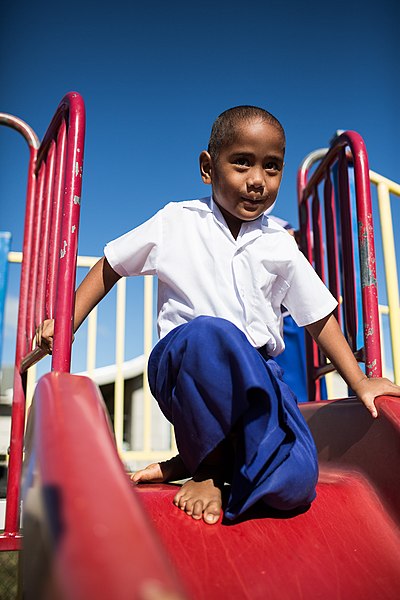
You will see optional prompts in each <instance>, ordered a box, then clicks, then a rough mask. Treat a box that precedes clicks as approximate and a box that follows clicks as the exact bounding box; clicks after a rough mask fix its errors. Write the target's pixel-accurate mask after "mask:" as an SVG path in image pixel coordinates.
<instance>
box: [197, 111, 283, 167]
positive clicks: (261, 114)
mask: <svg viewBox="0 0 400 600" xmlns="http://www.w3.org/2000/svg"><path fill="white" fill-rule="evenodd" d="M253 119H259V120H261V121H266V122H267V123H270V124H271V125H273V126H275V127H276V128H277V129H279V131H280V132H281V134H282V137H283V140H284V141H285V130H284V129H283V127H282V125H281V123H280V122H279V121H278V119H277V118H276V117H274V115H272V114H271V113H270V112H268V111H267V110H265V109H263V108H259V107H258V106H248V105H243V106H234V107H233V108H228V110H225V111H224V112H223V113H221V114H220V115H219V117H217V118H216V119H215V121H214V123H213V126H212V129H211V135H210V139H209V142H208V152H209V154H210V156H211V158H212V159H214V160H217V158H218V155H219V153H220V151H221V148H223V146H227V145H228V144H231V143H232V142H233V140H234V139H235V132H236V129H237V127H238V125H239V124H240V123H241V122H243V121H251V120H253Z"/></svg>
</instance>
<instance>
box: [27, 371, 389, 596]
mask: <svg viewBox="0 0 400 600" xmlns="http://www.w3.org/2000/svg"><path fill="white" fill-rule="evenodd" d="M377 405H378V409H379V418H378V419H376V420H374V419H372V418H371V417H370V415H369V413H368V412H367V411H366V409H365V408H364V407H363V406H362V405H361V403H359V402H358V401H356V400H353V399H346V400H343V401H335V402H321V403H309V404H307V405H304V406H302V410H303V412H304V415H305V417H306V419H307V421H308V424H309V426H310V428H311V430H312V432H313V435H314V438H315V440H316V444H317V448H318V451H319V460H320V468H321V474H320V480H319V483H318V490H317V491H318V495H317V499H316V500H315V501H314V503H313V504H312V506H311V508H310V509H309V510H307V511H305V512H303V513H302V514H293V515H289V516H287V515H286V516H285V517H282V515H280V514H278V513H276V512H272V511H268V509H266V508H264V509H259V510H258V512H257V511H254V512H253V513H252V514H249V515H247V516H246V518H244V519H242V520H241V521H240V522H238V523H234V524H231V523H229V524H228V523H226V524H225V523H224V522H223V521H222V522H221V523H218V524H217V525H215V526H210V525H207V524H205V523H204V522H202V521H193V520H192V519H191V518H189V517H188V516H186V515H185V514H184V513H182V512H181V511H180V510H178V509H177V508H176V507H175V506H174V505H173V504H172V498H173V496H174V493H175V489H176V487H175V486H174V485H167V484H164V485H158V484H153V485H150V484H147V485H138V486H135V487H133V486H132V484H131V483H130V481H129V479H128V477H127V475H126V474H125V472H124V469H123V466H122V464H121V462H120V459H119V457H118V454H117V451H116V449H115V446H114V443H113V439H112V433H111V429H110V427H109V424H108V421H107V416H106V413H105V411H104V408H103V403H102V399H101V396H100V394H99V392H98V390H97V388H96V386H95V385H94V384H93V383H92V381H90V380H89V379H87V378H83V377H78V376H73V375H69V374H66V373H64V374H63V373H58V374H56V373H52V374H49V375H46V376H45V377H43V378H42V379H41V380H40V382H39V384H38V389H37V392H36V397H35V415H31V420H32V422H34V427H33V432H32V431H31V432H30V435H33V438H34V440H35V442H34V444H33V449H34V450H33V453H32V454H31V455H30V457H29V459H28V460H27V475H26V478H25V502H24V533H25V539H24V546H25V551H26V554H27V556H29V557H30V559H29V561H25V573H24V586H25V589H26V597H27V598H39V597H50V598H53V597H57V598H58V597H62V598H66V599H73V600H78V599H80V598H82V599H88V598H96V600H101V599H102V598H104V599H109V598H113V599H117V600H120V599H124V598H127V599H128V598H130V599H131V598H144V599H145V598H160V599H166V600H168V599H175V598H190V599H196V600H197V599H203V598H204V599H207V600H210V599H214V598H215V599H221V598H235V599H236V598H249V599H250V598H251V599H258V598H260V599H261V598H269V599H271V600H274V599H278V598H279V599H293V600H298V599H299V598H307V599H309V598H312V599H317V598H321V599H331V598H332V599H333V598H335V599H336V598H341V599H346V598H349V599H350V598H352V599H353V598H362V599H363V600H367V599H371V600H376V599H377V598H387V599H389V598H393V599H397V598H399V597H400V568H399V567H400V527H399V526H400V495H399V493H398V492H399V490H400V470H399V468H398V465H399V463H400V401H399V400H397V399H395V398H391V397H384V398H381V399H379V400H378V402H377ZM28 445H29V443H28ZM43 556H46V557H47V559H46V561H43ZM40 565H41V568H39V566H40ZM43 565H45V569H44V568H43ZM43 586H44V587H43ZM48 594H50V595H48ZM60 594H61V595H60Z"/></svg>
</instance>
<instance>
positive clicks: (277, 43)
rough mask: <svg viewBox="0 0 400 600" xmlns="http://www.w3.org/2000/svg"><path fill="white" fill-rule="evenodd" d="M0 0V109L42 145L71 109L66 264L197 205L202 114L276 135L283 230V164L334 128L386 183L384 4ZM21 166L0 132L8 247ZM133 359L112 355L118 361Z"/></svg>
mask: <svg viewBox="0 0 400 600" xmlns="http://www.w3.org/2000/svg"><path fill="white" fill-rule="evenodd" d="M5 4H6V5H5V6H4V8H3V10H2V19H1V25H0V28H1V30H0V51H1V52H0V61H1V64H0V67H1V68H0V110H2V111H3V112H10V113H13V114H15V115H17V116H19V117H21V118H23V119H24V120H26V121H27V122H28V123H29V124H30V125H31V126H32V127H33V128H34V129H35V131H36V132H37V134H38V135H39V137H42V136H43V134H44V132H45V129H46V127H47V124H48V123H49V121H50V119H51V116H52V114H53V113H54V111H55V109H56V107H57V105H58V102H59V101H60V100H61V98H62V96H63V95H64V94H65V93H66V92H68V91H71V90H75V91H78V92H80V94H81V95H82V96H83V98H84V100H85V104H86V110H87V130H86V147H85V166H84V179H83V194H82V213H81V229H80V253H81V254H87V255H100V254H101V253H102V249H103V246H104V244H105V242H107V241H108V240H110V239H113V238H114V237H117V236H118V235H120V234H122V233H124V232H125V231H126V230H128V229H130V228H132V227H134V226H135V225H137V224H139V223H141V222H143V221H144V220H145V219H147V218H148V217H150V216H151V215H152V214H153V213H154V212H155V211H156V210H158V209H159V208H160V207H162V206H163V205H164V204H166V203H167V202H169V201H171V200H181V199H187V198H195V197H199V196H204V195H206V194H208V192H209V189H208V188H207V187H205V186H204V185H203V184H202V182H201V180H200V177H199V174H198V155H199V153H200V151H201V150H202V149H203V148H204V147H206V145H207V141H208V136H209V132H210V128H211V124H212V122H213V120H214V119H215V117H216V116H217V115H218V114H219V113H220V112H222V111H223V110H225V109H226V108H229V107H230V106H234V105H238V104H255V105H260V106H263V107H265V108H267V109H268V110H270V111H271V112H272V113H274V114H275V115H276V116H277V117H278V118H279V119H280V121H281V122H282V124H283V125H284V127H285V130H286V133H287V155H286V166H285V173H284V180H283V184H282V187H281V192H280V195H279V199H278V205H277V209H276V214H277V215H279V216H281V217H284V218H287V219H288V220H290V221H292V222H293V223H294V224H295V225H297V223H298V218H297V204H296V202H297V201H296V170H297V167H298V165H299V163H300V161H301V160H302V158H303V157H304V156H305V155H306V154H307V153H308V152H310V151H311V150H314V149H315V148H319V147H325V146H327V145H328V142H329V140H330V138H331V137H332V135H333V133H334V132H335V130H336V129H354V130H356V131H358V132H359V133H360V134H361V135H362V136H363V138H364V140H365V142H366V144H367V148H368V151H369V159H370V166H371V168H372V169H374V170H375V171H378V172H380V173H382V174H383V175H385V176H387V177H389V178H392V179H395V180H397V181H398V180H399V179H400V178H399V164H400V160H399V159H400V156H399V154H400V151H399V142H398V140H399V139H400V120H399V118H398V105H399V104H398V103H399V96H400V94H399V91H400V90H399V85H400V84H399V78H398V56H399V43H398V32H397V26H398V23H399V17H400V9H399V4H398V3H397V2H396V1H395V0H392V1H388V0H382V1H381V2H380V3H379V6H378V5H377V4H376V3H375V2H371V1H370V0H365V1H364V2H362V1H359V0H357V1H354V2H352V1H351V0H348V1H344V0H337V1H336V2H335V3H334V4H332V3H324V2H316V1H314V0H313V1H311V2H303V3H302V2H294V1H291V0H288V1H287V2H274V3H271V2H268V1H263V2H259V1H258V0H256V1H254V2H251V3H250V2H249V3H243V2H236V1H235V0H231V1H228V2H226V1H222V2H218V1H215V0H214V1H212V2H211V1H209V0H203V1H202V2H200V3H194V2H189V1H186V2H173V1H171V2H153V3H150V2H149V3H136V2H121V1H119V0H116V1H114V2H112V3H107V4H104V5H103V4H102V3H100V2H92V1H90V2H89V1H86V2H85V1H84V0H82V1H81V2H77V1H75V0H71V1H70V2H69V3H67V4H61V3H54V2H50V1H47V2H46V1H45V2H40V1H38V2H27V1H21V2H18V3H17V2H10V1H7V2H6V3H5ZM27 159H28V151H27V147H26V145H25V142H24V141H23V140H22V138H20V137H19V136H18V135H17V134H16V133H15V132H13V131H11V130H8V129H6V128H1V130H0V161H1V178H0V197H1V222H0V227H1V229H2V230H9V231H11V232H12V234H13V249H14V250H20V249H21V244H22V226H23V212H24V195H25V172H26V165H27ZM15 279H16V276H15V275H14V274H13V272H11V273H10V293H11V294H15V289H16V284H15V281H14V280H15ZM135 289H136V288H135ZM135 293H136V292H133V294H135ZM10 310H11V309H9V312H10ZM11 312H12V311H11ZM135 326H136V325H135ZM6 333H7V335H8V336H10V335H11V333H10V331H9V330H7V332H6ZM136 337H137V336H136V334H131V333H129V332H128V338H129V339H130V338H132V339H133V338H135V339H136ZM6 346H7V349H6V350H5V351H4V357H3V358H4V360H7V361H8V358H9V353H10V352H11V346H12V344H11V341H9V343H7V344H6ZM137 351H138V349H137V344H136V342H132V343H131V342H128V343H127V355H128V356H133V355H134V354H136V353H137ZM99 362H100V363H101V362H109V361H108V358H106V357H105V356H104V357H103V356H101V357H99Z"/></svg>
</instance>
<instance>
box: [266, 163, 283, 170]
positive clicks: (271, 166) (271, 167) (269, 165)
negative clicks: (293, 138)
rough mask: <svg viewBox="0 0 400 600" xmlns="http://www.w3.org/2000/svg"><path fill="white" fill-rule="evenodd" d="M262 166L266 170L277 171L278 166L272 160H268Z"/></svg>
mask: <svg viewBox="0 0 400 600" xmlns="http://www.w3.org/2000/svg"><path fill="white" fill-rule="evenodd" d="M264 168H265V170H266V171H279V166H278V165H277V163H276V162H272V161H271V162H268V163H267V164H266V165H265V167H264Z"/></svg>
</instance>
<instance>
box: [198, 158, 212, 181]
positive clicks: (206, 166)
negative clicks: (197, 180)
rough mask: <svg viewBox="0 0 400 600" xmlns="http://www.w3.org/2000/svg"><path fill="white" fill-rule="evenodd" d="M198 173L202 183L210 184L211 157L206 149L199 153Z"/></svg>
mask: <svg viewBox="0 0 400 600" xmlns="http://www.w3.org/2000/svg"><path fill="white" fill-rule="evenodd" d="M199 162H200V174H201V178H202V180H203V182H204V183H206V184H207V185H210V184H211V183H212V175H211V172H212V158H211V156H210V155H209V153H208V152H207V151H206V150H203V152H202V153H201V154H200V157H199Z"/></svg>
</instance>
